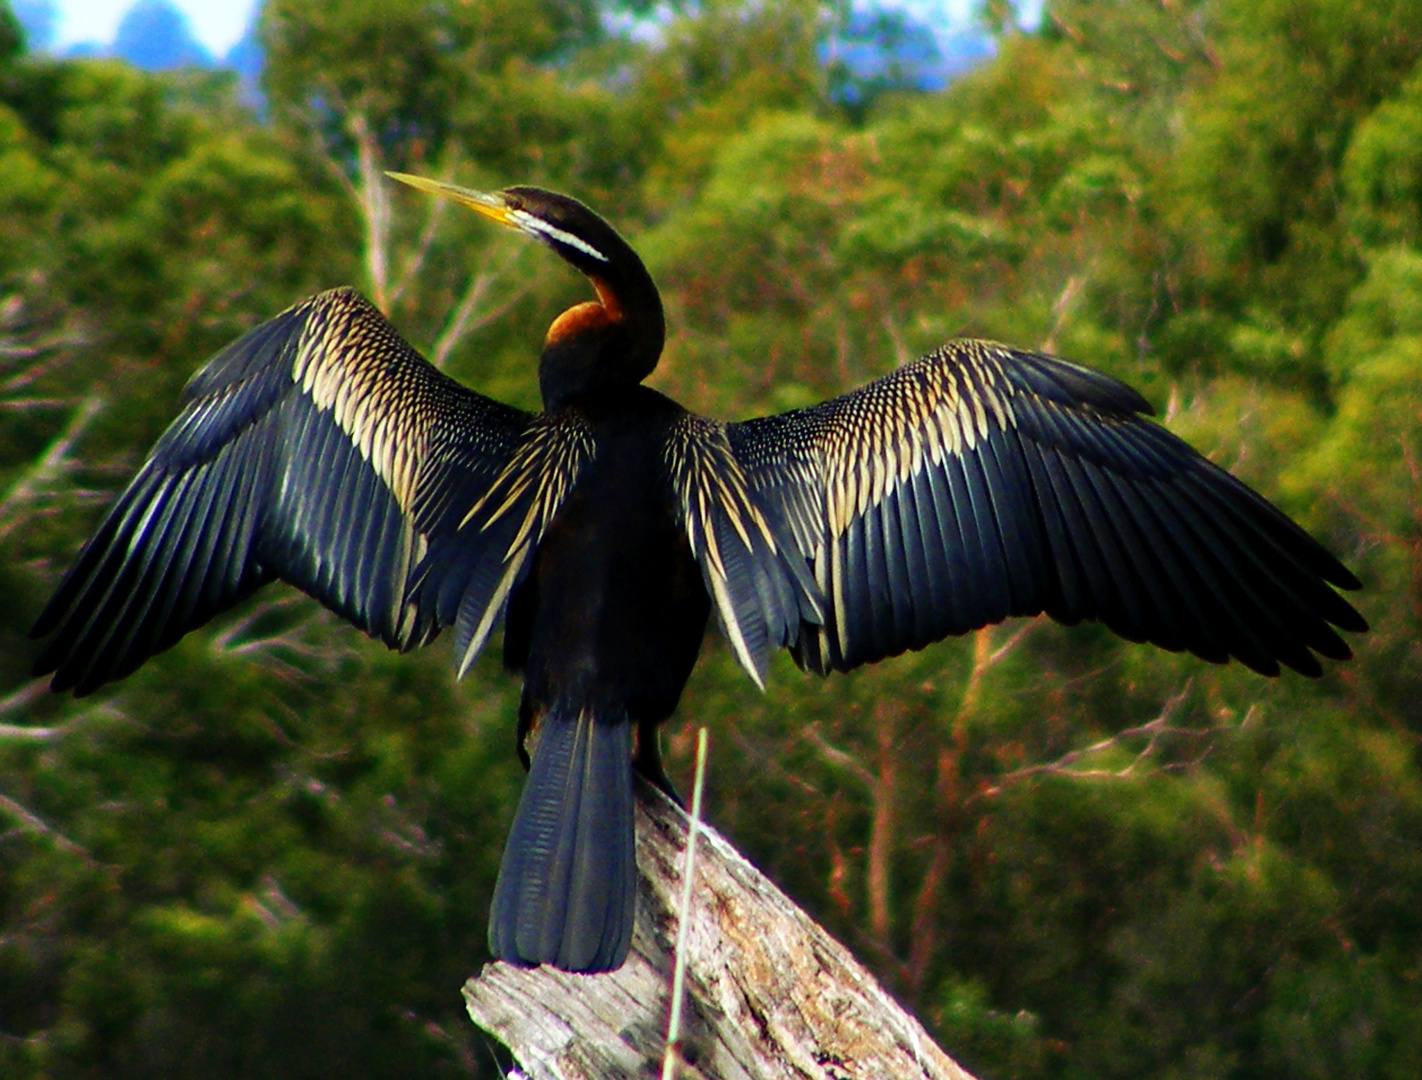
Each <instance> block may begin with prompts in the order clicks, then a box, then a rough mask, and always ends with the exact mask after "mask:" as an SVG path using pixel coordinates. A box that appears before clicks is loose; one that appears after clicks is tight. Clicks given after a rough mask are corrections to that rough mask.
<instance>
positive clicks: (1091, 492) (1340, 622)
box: [726, 341, 1367, 675]
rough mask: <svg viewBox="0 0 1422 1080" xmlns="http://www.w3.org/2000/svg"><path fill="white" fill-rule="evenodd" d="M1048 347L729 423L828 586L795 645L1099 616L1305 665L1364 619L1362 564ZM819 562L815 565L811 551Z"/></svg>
mask: <svg viewBox="0 0 1422 1080" xmlns="http://www.w3.org/2000/svg"><path fill="white" fill-rule="evenodd" d="M1149 411H1150V409H1149V406H1148V405H1147V403H1146V402H1145V401H1144V399H1142V398H1141V397H1140V395H1139V394H1137V393H1136V392H1135V391H1134V390H1132V389H1130V388H1129V387H1127V386H1124V385H1123V384H1121V383H1119V382H1116V381H1115V380H1114V379H1110V378H1108V377H1107V376H1104V375H1101V374H1099V373H1097V372H1093V371H1090V370H1088V369H1086V368H1081V367H1078V366H1076V365H1074V364H1068V363H1066V362H1064V361H1061V360H1057V359H1055V358H1053V357H1049V356H1044V355H1041V354H1035V353H1027V352H1021V351H1018V350H1014V349H1009V348H1006V347H1004V346H1000V345H993V344H989V343H985V342H973V341H964V342H955V343H953V344H950V345H948V346H946V347H944V348H943V349H941V350H939V351H938V352H936V353H933V354H931V355H929V356H926V357H923V358H922V359H920V360H918V361H916V362H915V363H913V364H910V365H907V366H906V367H904V368H901V369H900V370H899V371H896V372H894V373H893V374H891V375H889V376H886V377H885V378H883V379H880V380H879V381H877V382H875V383H872V384H870V385H869V386H866V387H864V388H863V389H861V390H858V391H855V392H854V393H851V394H847V395H845V396H844V397H841V398H836V399H834V400H833V401H828V402H825V403H824V404H823V405H818V406H814V407H812V408H809V409H802V410H798V411H796V412H792V413H786V414H783V415H781V416H774V417H766V418H764V419H759V420H751V421H747V422H745V423H741V424H731V425H728V426H727V428H726V435H727V439H728V441H729V443H730V445H731V446H732V447H733V448H734V451H735V453H736V457H737V459H738V461H739V462H740V463H741V465H742V467H743V468H744V470H745V474H746V477H747V478H748V481H749V483H750V485H751V489H752V491H753V493H754V497H755V499H756V501H757V502H758V503H759V504H760V505H761V506H763V507H764V508H765V516H766V518H767V520H770V521H774V522H777V523H789V524H788V525H784V526H782V527H780V528H779V530H778V532H777V535H778V536H779V537H780V541H781V544H782V546H785V547H791V548H792V549H793V550H794V551H796V552H797V553H798V554H799V556H800V557H801V558H803V559H805V560H807V561H808V563H809V564H810V566H811V567H812V569H813V571H814V577H815V580H816V581H817V582H819V583H820V586H819V587H820V588H822V589H823V591H824V592H826V593H827V594H828V595H827V596H826V597H825V602H824V611H825V617H824V620H823V622H822V623H817V622H815V621H814V620H806V621H805V622H804V624H803V625H802V626H801V628H800V634H799V639H800V640H799V641H798V642H797V643H796V645H795V647H794V649H793V651H794V654H795V656H796V658H797V660H799V662H801V663H802V665H804V666H807V667H810V668H813V669H815V670H820V671H825V670H829V669H832V668H833V669H838V670H847V669H849V668H852V667H855V666H856V665H858V664H862V663H868V662H870V661H873V660H877V659H880V658H881V657H884V656H890V655H894V654H896V653H899V652H903V651H905V650H906V649H917V648H922V647H923V646H924V645H927V644H928V643H929V642H931V641H935V640H938V639H939V638H942V637H944V636H947V635H949V634H957V633H963V632H965V631H967V630H970V629H973V628H976V627H980V626H984V625H987V624H989V623H993V622H997V621H999V620H1000V619H1003V618H1005V617H1006V616H1008V615H1014V614H1024V615H1025V614H1034V613H1036V612H1040V611H1045V612H1047V613H1048V614H1049V615H1051V616H1053V617H1054V618H1057V619H1059V620H1061V621H1063V622H1067V623H1075V622H1079V621H1080V620H1082V619H1099V620H1101V621H1103V622H1105V623H1106V624H1107V625H1108V626H1110V627H1111V628H1112V629H1113V630H1115V631H1116V632H1117V633H1119V634H1121V635H1123V636H1125V637H1127V638H1130V639H1132V640H1137V641H1151V642H1155V643H1156V644H1158V645H1161V646H1163V647H1165V648H1167V649H1172V650H1179V649H1188V650H1189V651H1191V652H1193V653H1195V654H1197V655H1199V656H1202V657H1204V658H1205V659H1208V660H1212V661H1216V662H1220V661H1224V660H1226V659H1228V658H1229V657H1231V656H1232V657H1235V658H1237V659H1239V660H1241V661H1243V662H1244V663H1245V664H1247V665H1248V666H1250V667H1252V668H1254V669H1255V670H1258V671H1261V672H1264V673H1266V674H1277V672H1278V670H1279V663H1280V662H1282V663H1284V664H1286V665H1288V666H1289V667H1292V668H1294V669H1295V670H1298V671H1301V672H1303V673H1305V674H1308V675H1316V674H1318V673H1319V672H1320V671H1321V666H1320V664H1319V662H1318V659H1317V657H1316V656H1315V655H1314V654H1315V653H1317V654H1319V655H1322V656H1325V657H1330V658H1337V659H1344V658H1346V657H1347V656H1348V655H1350V654H1349V650H1348V646H1347V644H1346V643H1345V642H1344V641H1343V640H1342V638H1340V637H1339V636H1338V634H1337V633H1336V632H1335V631H1334V629H1333V628H1334V627H1337V628H1339V629H1343V630H1350V631H1362V630H1365V629H1366V628H1367V624H1366V622H1365V621H1364V620H1363V618H1362V616H1360V615H1359V614H1358V612H1357V611H1356V610H1354V608H1353V607H1352V606H1351V605H1350V604H1348V603H1347V601H1345V600H1344V599H1343V598H1342V597H1340V596H1339V595H1338V594H1337V593H1336V592H1334V591H1333V588H1334V587H1337V588H1344V589H1352V588H1357V587H1358V582H1357V579H1356V578H1354V577H1353V575H1352V574H1351V573H1349V572H1348V570H1347V569H1346V568H1344V567H1343V566H1342V564H1340V563H1339V562H1338V561H1337V560H1336V559H1335V558H1334V557H1333V556H1332V555H1330V554H1329V553H1328V552H1327V551H1326V550H1325V549H1324V548H1323V546H1322V545H1320V544H1319V543H1318V542H1317V541H1315V540H1314V539H1313V538H1312V537H1310V536H1309V535H1308V534H1307V533H1305V532H1304V531H1303V530H1302V529H1300V528H1299V527H1298V526H1297V525H1296V524H1294V523H1293V522H1292V521H1290V520H1289V519H1288V518H1287V517H1286V516H1285V515H1284V514H1283V513H1281V512H1280V511H1279V510H1278V509H1276V508H1275V507H1274V506H1272V505H1271V504H1270V503H1268V502H1267V501H1266V500H1265V499H1264V498H1263V497H1262V496H1260V495H1258V494H1257V493H1255V492H1254V491H1252V490H1250V489H1249V488H1248V487H1246V486H1245V485H1244V484H1242V483H1240V482H1239V481H1238V480H1236V479H1235V478H1234V477H1232V476H1230V475H1229V474H1228V473H1226V472H1225V471H1224V470H1222V469H1220V468H1218V467H1217V466H1215V465H1213V464H1211V463H1210V462H1208V461H1206V460H1205V459H1204V458H1202V457H1201V456H1200V455H1199V454H1197V453H1196V452H1195V451H1194V450H1192V449H1190V447H1188V446H1187V445H1186V444H1185V443H1183V442H1181V441H1180V440H1179V439H1177V438H1176V437H1175V436H1173V435H1171V434H1170V433H1169V432H1168V431H1166V430H1165V429H1164V428H1162V427H1160V426H1158V425H1156V424H1154V423H1153V422H1151V421H1149V420H1148V419H1144V418H1142V416H1141V415H1140V414H1142V413H1148V412H1149ZM827 563H828V565H829V566H830V572H828V573H827V572H826V569H825V567H826V564H827Z"/></svg>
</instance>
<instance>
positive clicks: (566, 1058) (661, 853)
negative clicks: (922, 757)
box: [464, 786, 972, 1080]
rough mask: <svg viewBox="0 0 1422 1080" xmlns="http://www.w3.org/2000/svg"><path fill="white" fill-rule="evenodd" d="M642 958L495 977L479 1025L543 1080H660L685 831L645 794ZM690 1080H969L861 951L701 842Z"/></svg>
mask: <svg viewBox="0 0 1422 1080" xmlns="http://www.w3.org/2000/svg"><path fill="white" fill-rule="evenodd" d="M639 795H640V798H639V799H638V810H637V865H638V870H639V871H640V879H641V880H640V882H639V884H638V898H637V899H638V909H637V923H636V927H635V929H634V931H633V936H632V955H631V956H630V957H629V958H628V961H627V963H626V964H625V965H624V966H623V967H622V968H621V969H620V970H619V971H616V972H613V973H611V974H608V975H570V974H568V973H567V972H562V971H556V970H554V969H552V968H547V967H542V968H534V969H524V968H517V967H513V966H511V965H509V964H504V963H491V964H487V965H486V966H485V967H484V969H483V971H481V972H480V973H479V974H478V975H477V976H475V977H474V978H472V979H470V980H469V981H468V982H467V983H466V984H465V985H464V998H465V1001H466V1002H467V1003H468V1007H469V1015H470V1016H471V1017H473V1019H474V1022H475V1023H476V1024H478V1025H479V1026H480V1027H481V1028H483V1029H485V1030H486V1031H488V1032H490V1033H491V1034H493V1035H494V1036H496V1037H497V1038H498V1039H499V1040H500V1041H502V1042H503V1043H504V1044H505V1045H506V1046H507V1047H508V1048H509V1049H510V1050H511V1051H512V1052H513V1055H514V1057H515V1058H516V1059H517V1061H518V1065H519V1069H520V1070H521V1071H522V1073H523V1075H524V1076H527V1077H529V1078H531V1080H554V1078H556V1080H613V1078H631V1077H636V1078H639V1080H640V1078H643V1077H656V1076H659V1075H660V1069H661V1059H662V1053H663V1048H664V1046H665V1040H666V1025H667V1016H668V1013H669V1011H670V996H671V989H670V988H671V981H672V964H673V955H672V953H673V947H674V944H675V941H676V930H677V916H676V910H677V907H678V906H679V904H680V893H681V876H682V868H683V865H684V861H685V843H686V835H687V825H688V819H687V817H686V815H685V814H684V813H682V811H681V810H680V809H679V808H678V807H676V806H675V805H674V804H672V803H671V801H670V800H668V799H666V798H665V797H664V796H663V795H661V793H660V792H657V791H655V790H653V789H651V788H649V787H646V786H642V787H641V790H640V791H639ZM692 897H693V899H692V905H691V913H690V922H689V923H688V926H687V945H686V948H687V980H686V984H687V992H688V993H687V1001H686V1003H685V1006H684V1012H683V1025H682V1038H681V1040H680V1045H681V1049H682V1057H683V1060H684V1064H683V1065H682V1066H681V1068H680V1072H679V1075H681V1076H683V1077H714V1078H718V1080H722V1078H723V1080H743V1078H745V1080H750V1078H754V1080H762V1078H765V1080H769V1078H781V1077H794V1078H797V1080H801V1078H814V1080H849V1078H851V1077H853V1078H859V1077H864V1078H873V1080H885V1078H899V1077H903V1078H923V1080H972V1077H971V1076H969V1075H968V1073H966V1072H965V1071H963V1070H962V1069H961V1068H959V1067H958V1065H957V1064H955V1063H954V1062H953V1061H952V1060H951V1059H950V1058H949V1057H948V1056H947V1055H946V1054H944V1053H943V1051H942V1050H940V1049H939V1048H938V1047H937V1046H936V1045H935V1044H934V1043H933V1041H932V1040H931V1039H930V1038H929V1037H928V1035H927V1033H925V1032H924V1030H923V1028H922V1026H921V1025H920V1024H919V1022H918V1021H917V1020H915V1019H914V1018H913V1017H912V1016H910V1015H909V1014H908V1013H907V1012H905V1011H904V1009H903V1008H902V1007H901V1006H899V1004H898V1003H897V1002H895V1001H894V1000H893V999H892V998H891V997H890V996H889V994H888V993H886V992H885V991H884V989H883V988H882V987H880V985H879V983H878V982H877V981H876V980H875V979H874V977H873V976H872V975H870V974H869V972H868V971H866V970H865V969H864V968H863V967H862V966H861V965H860V964H859V963H858V962H857V961H856V960H855V959H854V958H853V957H852V956H850V954H849V950H848V949H846V948H845V947H844V946H843V945H841V944H839V942H837V941H835V940H834V939H833V938H831V937H830V936H829V934H827V933H826V932H825V931H824V930H823V929H821V928H820V927H819V926H818V925H816V924H815V923H814V922H813V921H812V920H811V919H810V918H809V916H807V915H806V914H805V913H804V912H803V911H801V910H800V909H799V908H798V907H796V906H795V905H794V904H793V903H791V901H790V900H789V898H787V897H786V896H785V894H784V893H782V892H781V891H780V890H779V889H778V888H776V887H775V886H774V885H773V884H772V883H771V882H770V880H769V879H768V878H766V877H765V875H763V874H762V873H760V871H758V870H757V869H756V868H755V867H753V866H752V865H751V864H750V863H749V862H747V861H746V860H745V859H744V858H743V857H742V856H741V855H740V854H739V853H738V852H737V851H736V850H735V849H734V848H733V847H731V845H730V844H729V843H727V842H726V840H725V839H723V838H722V837H721V836H720V835H719V834H718V833H716V832H715V831H714V830H712V829H709V828H706V826H705V825H703V826H702V831H701V833H700V836H699V838H698V840H697V850H696V866H695V871H694V888H693V890H692Z"/></svg>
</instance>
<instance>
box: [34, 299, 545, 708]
mask: <svg viewBox="0 0 1422 1080" xmlns="http://www.w3.org/2000/svg"><path fill="white" fill-rule="evenodd" d="M532 421H533V417H532V416H531V415H529V414H527V413H524V412H521V411H520V410H517V409H513V408H510V407H508V406H505V405H501V404H499V403H498V402H495V401H491V400H489V399H488V398H484V397H481V396H480V395H478V394H475V393H473V392H472V391H470V390H467V389H465V388H464V387H462V386H460V385H459V384H457V383H455V382H454V381H453V380H451V379H449V378H448V377H446V376H445V375H443V374H441V373H440V372H439V371H438V370H436V369H435V368H434V367H433V366H432V365H430V364H429V363H428V362H426V361H425V360H424V359H423V358H422V357H421V356H420V355H419V354H418V353H416V352H415V350H414V349H412V348H411V347H410V346H409V345H408V344H406V343H405V341H403V340H402V339H401V338H400V336H399V335H398V334H397V333H396V332H395V330H394V329H393V328H392V327H391V326H390V324H389V323H388V322H386V320H385V319H384V317H383V316H382V315H381V314H380V312H379V311H377V310H376V309H375V307H373V306H372V305H371V304H370V303H369V302H368V301H366V300H365V299H363V298H362V297H361V296H359V295H358V294H356V293H355V292H354V291H352V290H350V289H337V290H333V291H331V292H327V293H323V294H321V295H319V296H316V297H312V298H311V299H309V300H306V301H304V302H303V303H300V304H298V305H296V306H295V307H293V308H291V309H290V310H288V311H286V312H284V313H283V314H281V315H278V316H277V317H276V318H274V319H272V320H270V321H269V322H267V323H264V324H263V325H261V326H259V327H257V328H256V329H254V330H252V331H251V332H249V333H248V334H246V335H245V336H243V337H242V338H240V339H239V340H237V341H235V342H233V343H232V344H231V345H229V346H227V347H226V348H225V349H223V350H222V351H221V352H220V353H218V354H217V356H215V357H214V358H213V359H212V360H211V361H210V362H209V363H208V364H207V366H206V367H204V368H203V369H202V370H201V371H199V372H198V373H197V375H196V376H194V378H193V379H192V381H191V382H190V383H189V385H188V387H187V389H186V390H185V392H184V396H183V407H182V411H181V413H180V414H179V416H178V418H177V419H176V420H174V422H173V423H172V425H171V426H170V427H169V428H168V430H167V431H166V432H164V434H163V436H162V437H161V438H160V439H159V440H158V443H157V445H156V446H155V447H154V448H153V451H152V452H151V454H150V455H149V457H148V460H147V461H146V462H145V463H144V465H143V467H142V468H141V469H140V470H139V473H138V475H137V476H136V477H134V479H133V481H132V482H131V483H130V484H129V486H128V488H127V489H126V490H125V491H124V492H123V494H121V495H120V496H119V498H118V500H117V501H116V502H115V504H114V505H113V507H112V508H111V509H110V511H109V513H108V515H107V517H106V518H105V519H104V521H103V523H102V524H101V525H100V526H99V529H98V531H97V532H96V533H95V535H94V536H93V538H92V539H90V541H89V542H88V544H86V545H85V547H84V550H83V551H82V552H81V554H80V556H79V558H78V561H77V562H76V564H75V566H74V567H73V568H72V569H71V570H70V571H69V573H68V574H67V576H66V577H65V578H64V580H63V581H62V582H61V584H60V586H59V588H58V590H57V591H56V593H55V595H54V597H53V598H52V599H51V601H50V603H49V605H48V606H47V607H46V608H45V610H44V612H43V614H42V615H41V616H40V618H39V621H38V622H37V623H36V626H35V629H34V633H35V634H36V636H44V635H46V634H51V633H52V634H53V635H54V636H53V638H52V639H51V640H50V642H49V643H48V645H47V646H46V648H45V649H44V651H43V653H42V655H41V657H40V660H39V662H38V664H37V666H36V671H37V673H41V674H43V673H48V672H51V671H52V672H54V680H53V685H54V687H55V688H56V689H67V688H71V687H72V688H74V689H75V690H76V692H78V693H87V692H89V691H90V690H93V689H94V688H95V687H97V686H99V685H101V684H102V683H105V682H108V681H109V680H112V679H116V678H120V677H122V676H123V675H125V674H127V673H129V672H130V671H132V670H133V669H135V668H136V667H138V665H139V664H141V663H142V662H143V661H144V660H145V659H147V658H148V657H149V656H151V655H153V654H154V653H157V652H160V651H162V650H163V649H166V648H168V647H169V646H171V645H172V644H174V643H175V642H176V641H177V640H178V639H179V638H180V637H182V635H183V634H185V633H187V632H188V631H189V630H191V629H193V628H195V627H197V626H200V625H202V624H203V623H204V622H206V621H207V620H208V619H209V618H211V617H212V616H213V615H214V614H216V613H217V612H219V611H221V610H223V609H224V608H226V607H229V606H231V605H232V604H233V603H235V602H236V601H238V600H239V599H241V598H242V597H244V596H246V595H248V594H250V593H251V592H252V591H254V590H255V589H256V588H258V587H259V586H261V585H262V584H264V583H266V582H268V581H271V580H273V579H275V578H281V579H284V580H286V581H289V582H291V583H292V584H293V585H296V586H297V587H299V588H301V589H303V590H305V591H306V592H308V593H310V594H311V595H312V596H314V597H315V598H316V599H317V600H319V601H321V602H322V603H323V604H325V605H326V606H327V607H329V608H331V609H332V610H334V611H336V612H337V613H339V614H341V615H342V616H344V617H345V618H346V619H348V620H350V621H351V622H352V623H354V624H355V625H356V626H358V627H360V628H361V629H363V630H365V631H366V632H367V633H369V634H371V635H374V636H379V637H380V638H381V639H383V640H384V641H385V642H386V643H387V644H388V645H390V646H391V647H392V648H401V649H405V648H410V647H413V646H415V645H418V644H421V643H423V642H425V641H427V640H428V639H429V638H431V637H432V636H433V635H434V634H435V633H437V632H438V630H439V629H440V627H441V626H442V625H444V624H445V622H447V621H448V620H444V619H441V618H440V613H439V612H438V611H436V610H435V609H434V608H433V606H431V605H421V604H420V603H419V602H417V601H412V598H411V595H410V592H411V584H412V582H413V580H414V578H415V571H416V568H417V567H419V566H421V565H422V564H424V563H425V562H426V561H427V558H428V547H429V544H430V543H431V541H432V540H434V539H437V537H438V531H439V529H440V528H441V527H444V526H445V525H446V523H447V521H448V519H449V517H450V515H451V513H453V512H455V511H453V510H452V509H451V508H455V507H459V506H461V505H462V506H463V507H465V508H467V507H469V506H472V505H474V504H475V503H476V502H477V501H478V500H479V499H480V498H481V497H482V496H483V494H484V493H485V492H486V491H487V490H488V489H489V487H490V486H491V485H492V484H493V483H494V482H495V480H496V479H497V477H498V476H499V475H500V474H501V472H502V471H503V470H504V468H505V467H506V466H507V464H508V462H509V460H510V458H511V457H512V456H513V454H514V453H515V451H516V449H517V447H518V445H519V443H520V441H521V439H522V438H523V436H524V433H525V432H526V431H527V430H528V428H529V427H530V425H531V424H532ZM441 570H442V571H443V573H444V576H445V577H450V576H454V577H459V576H460V573H459V568H448V567H444V568H441ZM426 576H429V575H428V568H426ZM463 576H465V577H468V576H469V570H468V568H464V575H463Z"/></svg>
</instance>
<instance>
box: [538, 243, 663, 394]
mask: <svg viewBox="0 0 1422 1080" xmlns="http://www.w3.org/2000/svg"><path fill="white" fill-rule="evenodd" d="M609 231H610V230H609ZM613 235H614V237H615V236H616V234H613ZM602 242H603V244H604V250H605V251H606V253H607V254H608V256H609V258H608V260H607V263H606V265H605V266H596V267H591V266H579V267H578V269H580V270H582V271H583V273H584V274H586V275H587V277H588V280H589V281H591V282H592V286H593V288H594V289H595V290H596V291H597V295H598V299H596V300H591V301H588V302H586V303H583V304H577V305H575V306H574V307H572V308H569V309H568V310H567V311H565V312H564V313H563V314H562V315H560V316H559V317H558V318H557V319H556V320H554V322H553V325H552V326H551V327H550V328H549V331H548V338H547V340H546V341H545V343H544V346H543V354H542V356H541V357H540V358H539V361H538V385H539V390H540V391H541V392H542V395H543V407H544V408H545V409H555V408H558V407H559V406H560V405H564V404H567V403H568V402H569V401H570V400H572V399H574V398H577V397H581V396H584V395H587V394H590V393H596V392H598V391H602V390H607V389H612V388H616V387H618V386H636V385H637V384H638V383H640V382H641V381H642V380H643V379H645V378H646V377H647V376H648V375H650V374H651V373H652V372H653V371H654V370H655V369H656V366H657V360H658V359H659V358H660V357H661V354H662V345H663V344H664V343H665V341H666V319H665V316H664V315H663V313H662V300H661V296H660V295H659V294H658V292H657V286H656V285H655V284H654V283H653V281H652V276H651V275H650V274H649V273H647V268H646V267H645V266H644V265H643V264H642V260H641V259H640V258H638V257H637V254H636V252H634V251H633V250H632V249H631V247H629V246H628V245H627V244H626V243H625V242H624V241H623V240H622V238H621V237H616V243H615V244H612V243H609V241H608V240H607V239H606V238H603V240H602ZM608 248H612V250H607V249H608ZM569 261H572V260H569Z"/></svg>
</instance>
